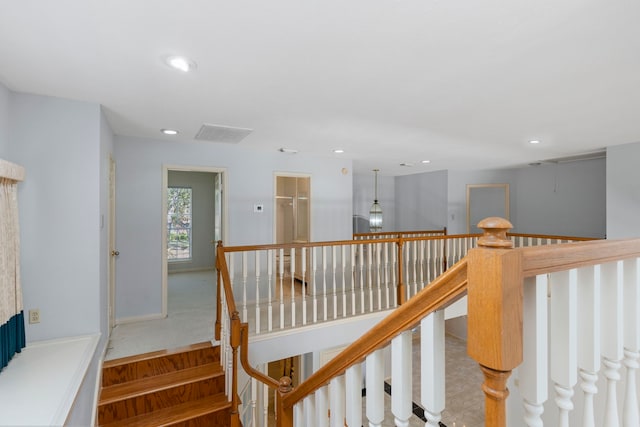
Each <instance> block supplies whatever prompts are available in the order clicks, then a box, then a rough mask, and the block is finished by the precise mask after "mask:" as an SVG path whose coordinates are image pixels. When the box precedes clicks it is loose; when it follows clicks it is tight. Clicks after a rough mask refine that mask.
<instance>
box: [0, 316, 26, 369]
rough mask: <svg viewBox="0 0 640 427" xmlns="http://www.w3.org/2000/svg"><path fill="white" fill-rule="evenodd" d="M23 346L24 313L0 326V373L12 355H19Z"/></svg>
mask: <svg viewBox="0 0 640 427" xmlns="http://www.w3.org/2000/svg"><path fill="white" fill-rule="evenodd" d="M24 346H25V338H24V313H23V312H22V311H20V313H18V314H16V315H15V316H13V317H11V319H9V321H8V322H7V323H5V324H4V325H0V371H1V370H2V369H3V368H4V367H5V366H7V364H8V363H9V361H10V360H11V358H12V357H13V355H14V354H16V353H20V352H21V351H22V349H23V348H24Z"/></svg>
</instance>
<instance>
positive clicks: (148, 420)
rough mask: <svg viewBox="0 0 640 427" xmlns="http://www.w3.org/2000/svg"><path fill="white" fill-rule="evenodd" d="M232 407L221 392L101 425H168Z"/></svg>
mask: <svg viewBox="0 0 640 427" xmlns="http://www.w3.org/2000/svg"><path fill="white" fill-rule="evenodd" d="M230 407H231V403H230V402H229V401H228V400H227V398H226V396H225V395H224V394H223V393H219V394H216V395H213V396H207V397H205V398H202V399H198V400H194V401H189V402H185V403H181V404H179V405H174V406H170V407H168V408H164V409H159V410H156V411H153V412H149V413H146V414H141V415H137V416H135V417H131V418H126V419H124V420H118V421H114V422H111V423H108V424H101V427H148V426H154V427H167V426H171V425H174V424H176V423H180V422H184V421H186V420H189V419H192V418H197V417H201V416H203V415H207V414H210V413H215V412H218V411H222V410H226V409H228V408H230Z"/></svg>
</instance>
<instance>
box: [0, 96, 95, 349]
mask: <svg viewBox="0 0 640 427" xmlns="http://www.w3.org/2000/svg"><path fill="white" fill-rule="evenodd" d="M10 104H11V108H10V113H9V119H10V123H11V127H10V131H9V136H10V141H11V144H10V146H9V155H8V160H10V161H13V162H16V163H18V164H20V165H22V166H24V167H25V170H26V179H25V181H24V182H23V183H21V184H20V185H19V186H18V197H19V210H20V228H21V262H22V286H23V297H24V306H25V312H26V311H27V310H29V309H31V308H39V309H40V319H41V322H40V323H39V324H34V325H29V324H27V325H25V326H26V337H27V342H30V341H37V340H43V339H52V338H58V337H65V336H74V335H84V334H90V333H96V332H97V331H99V330H100V316H101V307H100V283H101V279H100V243H101V242H100V146H99V138H100V108H99V106H97V105H94V104H88V103H83V102H75V101H68V100H63V99H58V98H51V97H43V96H35V95H26V94H17V93H13V94H12V95H11V98H10Z"/></svg>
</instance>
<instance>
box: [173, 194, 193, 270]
mask: <svg viewBox="0 0 640 427" xmlns="http://www.w3.org/2000/svg"><path fill="white" fill-rule="evenodd" d="M191 209H192V192H191V188H184V187H169V191H168V194H167V236H168V239H167V245H168V248H167V250H168V259H169V261H172V260H185V259H191Z"/></svg>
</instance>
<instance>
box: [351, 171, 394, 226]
mask: <svg viewBox="0 0 640 427" xmlns="http://www.w3.org/2000/svg"><path fill="white" fill-rule="evenodd" d="M374 184H375V174H374V173H373V172H371V173H370V174H354V175H353V214H354V215H358V216H360V217H362V218H364V219H365V220H366V221H367V222H368V221H369V209H371V205H372V204H373V197H374V193H375V189H374ZM378 203H380V207H381V208H382V231H397V229H396V218H395V213H396V212H395V211H396V200H395V178H394V177H393V176H385V175H380V174H378ZM368 231H369V230H366V232H368ZM349 238H351V237H349Z"/></svg>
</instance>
